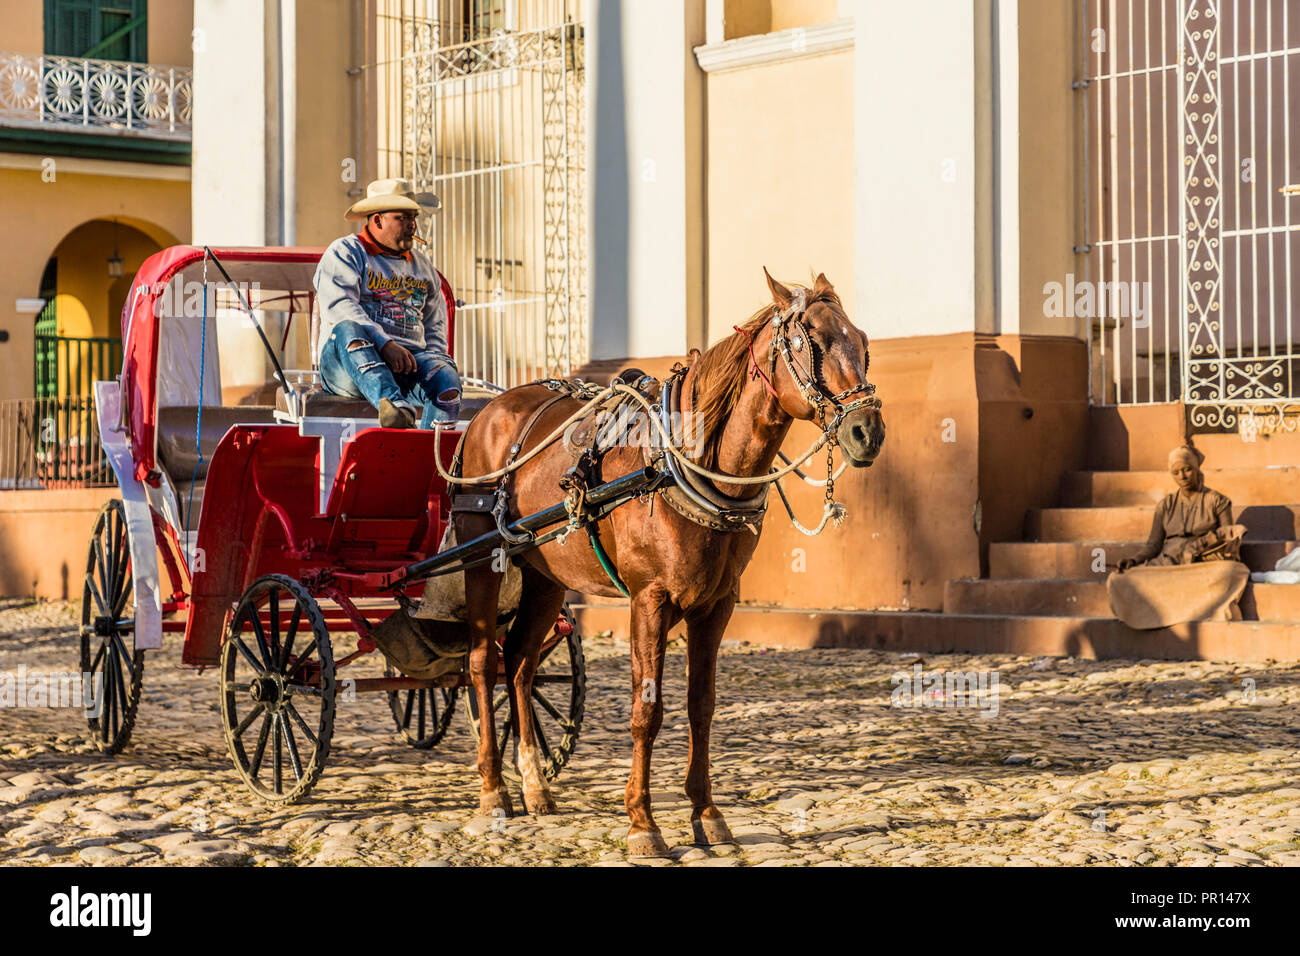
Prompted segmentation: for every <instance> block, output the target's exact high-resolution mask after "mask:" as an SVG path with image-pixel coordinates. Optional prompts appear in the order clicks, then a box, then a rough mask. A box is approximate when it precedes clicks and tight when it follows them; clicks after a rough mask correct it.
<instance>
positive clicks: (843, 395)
mask: <svg viewBox="0 0 1300 956" xmlns="http://www.w3.org/2000/svg"><path fill="white" fill-rule="evenodd" d="M804 303H805V296H804V290H802V289H800V290H798V293H797V295H796V297H795V299H794V300H793V301H792V302H791V304H790V306H789V308H787V309H785V310H784V311H783V310H781V309H780V308H776V309H775V313H776V314H775V315H773V317H772V320H771V325H772V344H771V349H772V352H773V355H772V367H773V373H775V366H776V357H777V356H778V355H779V356H780V357H781V359H782V360H783V361H784V363H785V366H786V370H787V371H788V372H789V373H790V377H791V379H792V380H793V381H794V383H795V385H796V387H797V388H798V389H799V393H800V395H801V396H802V397H803V399H804V401H806V402H807V403H808V404H809V405H810V406H812V408H813V410H814V413H815V415H816V421H817V424H818V425H819V427H820V428H821V430H822V433H821V436H820V437H819V438H818V439H817V440H816V441H815V442H813V444H812V445H811V446H810V447H809V448H808V450H807V451H805V452H804V453H803V454H802V455H800V456H799V457H798V458H796V459H795V460H794V461H790V460H789V459H788V458H786V457H785V456H784V455H782V456H781V458H782V460H783V461H785V462H786V464H785V466H784V467H782V468H775V469H772V470H770V471H769V472H768V473H767V474H765V475H753V476H748V477H746V476H740V475H726V474H721V473H719V472H716V471H713V470H711V469H708V468H705V467H703V466H701V465H698V464H696V463H695V462H694V461H692V460H691V458H690V457H689V456H688V455H686V454H685V453H684V452H683V450H682V449H681V448H680V447H678V444H677V440H676V438H675V436H674V435H672V434H671V432H670V431H669V430H668V429H667V428H666V427H665V426H664V423H663V421H661V416H662V411H663V409H662V406H661V405H660V403H658V402H651V401H649V400H648V399H647V398H646V397H645V396H644V395H642V394H641V393H640V392H639V391H637V390H636V389H635V388H632V387H631V386H630V385H627V384H625V383H623V382H622V381H620V380H618V379H615V380H614V381H613V382H611V383H610V384H609V385H607V386H605V387H603V388H600V389H599V390H597V391H594V392H592V391H591V389H593V388H595V386H587V387H586V389H585V390H580V391H579V392H578V394H577V395H576V396H575V397H581V398H584V399H585V401H584V403H583V405H582V406H581V407H580V408H578V409H577V410H576V411H575V412H574V413H573V414H571V415H570V416H569V417H568V418H566V419H565V420H564V421H563V422H561V423H560V424H559V425H557V426H556V427H555V429H554V430H553V431H551V433H550V434H548V435H547V436H546V437H545V438H543V439H542V440H541V441H540V442H539V443H538V444H537V445H535V446H533V448H532V449H530V450H529V451H528V452H527V453H525V454H522V455H520V454H518V449H517V447H516V448H512V449H511V456H510V459H509V460H508V461H507V463H506V464H505V465H503V466H502V467H501V468H497V469H496V470H494V471H490V472H486V473H484V474H482V475H475V476H472V477H462V476H457V475H452V474H450V473H448V471H447V470H446V468H444V467H443V464H442V458H441V456H440V455H439V454H438V453H437V451H435V453H434V464H435V466H436V468H437V469H438V473H439V475H441V476H442V478H443V479H444V480H446V481H448V482H454V483H456V484H458V485H461V486H465V485H476V484H484V483H487V482H491V481H496V480H497V479H500V478H502V477H504V476H506V475H508V474H510V473H511V472H512V471H515V470H517V469H519V468H521V467H523V466H524V465H526V464H527V463H528V462H529V461H531V460H532V459H533V458H535V457H536V456H537V455H539V454H541V452H542V451H543V450H545V449H546V448H548V447H549V446H550V445H552V444H554V443H555V442H556V441H557V440H558V439H559V438H560V437H561V436H562V435H564V433H565V432H566V430H567V429H568V428H569V427H570V426H571V425H573V424H574V423H576V422H577V421H579V420H580V419H582V418H583V417H584V416H585V415H586V414H587V413H588V412H589V411H591V409H592V408H594V407H596V406H598V405H600V404H601V403H603V402H605V401H606V400H608V399H609V398H611V397H614V396H620V395H621V396H624V397H625V398H626V399H628V400H630V401H632V402H633V403H635V404H637V405H639V406H640V407H641V408H642V409H643V410H644V411H645V412H646V413H647V417H648V419H649V421H650V423H651V424H652V426H653V427H654V429H655V432H656V433H657V435H658V438H659V441H658V443H657V444H658V447H659V448H660V449H661V450H662V451H663V453H664V454H667V455H671V456H672V458H673V461H674V462H675V463H676V464H678V465H680V466H681V467H683V468H685V469H687V470H689V471H690V472H691V473H693V474H695V475H698V476H699V477H701V478H705V479H707V480H709V481H714V482H719V483H721V484H727V485H766V484H772V483H777V482H779V480H780V479H781V478H784V477H786V476H787V475H789V474H791V473H794V474H797V475H798V476H799V477H800V478H801V479H803V480H804V481H806V482H808V483H809V484H813V485H817V486H824V487H825V489H826V492H825V503H824V505H823V509H822V520H821V523H820V524H819V525H818V526H817V528H816V529H815V530H809V529H807V528H805V527H804V526H803V525H801V524H800V523H799V522H798V521H797V520H796V519H795V517H794V513H793V511H791V509H790V504H789V502H788V501H787V500H786V497H785V493H784V492H783V491H782V490H781V488H780V485H779V484H778V485H777V490H778V492H779V493H780V496H781V500H782V503H783V504H784V505H785V508H786V511H787V513H789V515H790V519H791V521H793V522H794V524H795V527H797V528H798V529H799V530H800V531H802V532H803V533H804V534H807V535H815V534H819V533H821V531H822V529H823V528H825V527H826V524H827V522H828V521H831V520H833V521H834V522H835V523H836V524H837V525H838V524H840V523H841V522H842V521H843V520H844V516H845V514H846V511H845V508H844V506H843V505H841V504H838V503H837V502H835V500H834V493H835V479H836V478H838V477H839V475H840V474H841V473H842V472H843V470H844V464H841V467H840V469H839V471H836V470H835V469H834V446H835V445H837V444H839V441H838V439H837V438H836V435H835V433H836V430H837V429H838V428H839V425H840V422H841V421H843V419H844V418H845V416H847V415H849V414H851V413H852V412H854V411H857V410H858V409H859V408H864V407H872V408H879V407H880V400H879V399H878V398H876V396H875V390H876V389H875V386H874V385H872V384H870V383H869V382H866V381H863V382H861V383H859V384H858V385H855V386H853V387H852V388H848V389H845V390H844V391H842V392H839V393H836V394H834V395H832V394H831V393H830V392H829V391H827V390H826V388H825V387H824V386H823V385H822V384H821V383H820V382H819V381H818V380H817V378H816V377H815V376H814V375H812V374H811V373H809V372H805V371H804V370H803V369H801V368H799V367H798V365H797V364H796V363H795V362H794V359H793V356H792V354H791V346H792V345H793V349H794V351H795V352H800V351H802V350H803V344H804V342H807V344H808V348H809V352H810V354H811V351H812V349H813V348H815V347H816V346H815V344H814V342H813V340H812V336H811V334H810V333H809V331H808V328H807V326H806V325H804V323H803V321H802V320H803V315H804V312H805V304H804ZM789 325H793V326H794V327H795V331H794V335H793V337H791V336H790V335H789V334H788V332H787V326H789ZM733 328H735V330H736V332H737V333H739V334H741V335H744V336H746V338H748V340H749V341H748V349H747V351H748V353H749V361H750V368H749V369H747V374H748V377H749V378H750V380H751V381H752V380H753V379H754V378H756V377H757V378H762V380H763V384H764V386H765V387H766V388H767V390H768V392H769V393H771V395H772V396H773V397H774V398H776V399H777V400H778V401H779V399H780V396H779V395H778V393H777V391H776V387H775V385H774V383H773V381H772V376H770V375H768V374H766V373H764V372H763V369H762V367H761V366H760V365H759V363H758V359H757V356H755V354H754V339H755V338H756V336H757V333H758V329H752V330H746V329H742V328H739V327H735V326H733ZM679 374H680V373H679ZM663 394H664V393H663V392H662V391H661V396H662V395H663ZM857 395H863V397H862V398H854V396H857ZM828 412H829V413H830V417H829V420H828V418H827V415H828ZM448 424H450V423H445V422H434V423H433V427H434V430H435V431H441V429H442V428H443V427H445V426H446V425H448ZM828 445H829V447H827V446H828ZM436 447H438V446H435V448H436ZM823 447H827V460H826V479H825V480H824V481H814V480H813V479H810V478H808V477H807V476H806V475H804V474H803V472H801V471H800V470H799V466H800V465H802V464H803V463H804V462H806V461H808V460H809V459H810V458H811V457H812V456H813V455H815V454H816V453H817V452H818V451H819V450H820V449H822V448H823Z"/></svg>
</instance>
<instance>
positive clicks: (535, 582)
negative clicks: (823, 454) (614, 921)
mask: <svg viewBox="0 0 1300 956" xmlns="http://www.w3.org/2000/svg"><path fill="white" fill-rule="evenodd" d="M765 274H766V273H765ZM768 286H769V288H770V289H771V292H772V298H773V305H768V306H764V307H763V308H762V309H760V310H759V311H758V312H757V313H755V314H754V315H753V316H752V317H751V318H750V319H749V320H748V322H747V323H746V324H745V326H744V327H743V328H742V329H741V330H740V331H739V332H738V333H737V334H734V335H731V336H729V337H728V338H726V339H724V340H723V341H721V342H719V343H718V344H717V345H715V346H713V347H712V348H710V349H709V350H708V351H707V352H705V353H704V355H703V356H701V357H699V358H698V359H697V360H696V361H695V362H694V363H693V364H692V365H691V366H690V369H689V371H687V372H686V375H685V378H684V379H683V382H682V387H681V395H682V405H683V407H682V411H683V413H684V414H685V415H687V416H690V415H692V413H694V419H693V421H694V422H695V425H696V436H697V440H696V445H695V447H696V448H700V449H702V453H701V454H700V455H699V457H697V458H696V459H695V461H696V462H697V463H698V464H701V465H703V466H704V467H706V468H709V469H711V470H713V471H715V472H719V473H722V474H726V475H732V476H737V477H741V476H758V475H764V474H766V473H767V472H768V471H769V470H770V468H771V466H772V462H773V459H774V458H775V457H776V454H777V451H778V449H779V448H780V447H781V443H782V441H784V439H785V437H786V433H787V432H788V431H789V429H790V425H791V423H792V421H793V420H794V419H796V418H798V419H804V420H815V421H818V422H819V424H820V425H821V427H822V428H823V430H824V431H827V430H832V431H830V434H831V436H832V437H833V438H834V439H835V440H837V441H838V443H839V445H840V449H841V451H842V453H843V455H844V457H845V459H846V460H847V461H848V462H849V463H850V464H852V465H854V466H865V465H870V464H871V462H872V461H873V460H874V459H875V457H876V455H877V453H878V452H879V450H880V446H881V443H882V442H883V440H884V421H883V419H882V417H881V414H880V405H879V402H878V401H877V400H876V399H874V398H867V399H865V400H861V399H860V400H859V401H857V402H854V403H847V404H846V403H843V402H842V401H841V400H842V399H843V398H845V397H851V396H854V395H867V396H869V395H870V393H871V391H872V388H871V386H870V385H868V384H867V381H866V372H867V365H868V355H867V337H866V335H865V334H863V333H862V332H861V331H860V330H859V329H857V328H856V327H855V326H854V325H853V323H852V322H851V321H850V320H849V318H848V316H847V315H846V314H845V311H844V308H843V306H842V305H841V303H840V300H839V297H838V296H837V295H836V294H835V290H834V289H833V288H832V287H831V284H830V283H829V282H827V281H826V277H825V276H824V275H819V276H818V277H817V279H816V280H815V282H814V284H813V287H812V288H811V289H803V288H801V287H796V291H795V292H792V291H791V290H790V289H788V288H787V287H785V286H783V285H781V284H780V283H778V282H776V281H775V280H774V279H772V278H771V276H768ZM774 346H775V347H774ZM782 351H785V354H784V355H780V354H779V353H780V352H782ZM555 397H556V396H555V393H554V392H553V391H550V390H548V389H547V388H545V387H543V386H541V385H536V384H533V385H524V386H521V387H519V388H515V389H512V390H511V391H509V392H506V393H505V394H503V395H501V396H499V397H497V398H496V399H494V400H493V401H492V402H491V403H490V404H489V405H487V406H486V407H485V408H484V409H483V410H482V411H481V412H480V413H479V414H478V415H477V416H475V418H474V420H473V422H472V423H471V424H470V426H469V428H468V430H467V432H466V435H465V442H464V452H463V454H464V460H463V466H462V467H463V470H462V472H461V474H464V475H466V476H474V475H482V474H487V473H488V472H491V471H493V470H495V469H498V468H500V467H502V466H503V465H504V464H505V462H506V461H507V460H508V459H509V457H510V449H511V446H512V445H514V444H516V443H518V444H520V445H521V446H522V453H526V452H527V451H528V450H529V449H530V448H532V447H534V446H536V445H537V444H538V443H539V442H540V441H542V439H544V438H545V437H546V436H547V435H549V434H550V433H551V432H552V431H554V430H555V429H556V428H557V427H558V426H559V425H561V424H562V423H563V422H564V421H565V420H566V419H567V418H568V417H569V416H571V415H572V414H573V413H574V411H575V410H576V409H577V408H579V407H580V405H581V403H580V402H579V401H577V400H576V399H572V398H564V399H562V400H560V401H558V402H555V403H553V404H552V405H550V407H548V408H546V409H545V410H544V412H543V414H542V415H541V416H540V417H538V418H537V419H536V420H535V421H534V422H533V423H532V425H531V427H530V428H528V434H527V435H526V436H521V435H520V431H521V430H522V429H523V427H524V423H526V422H527V421H528V419H529V418H530V417H531V416H532V415H533V413H534V412H535V411H536V410H537V409H538V407H539V406H541V405H542V404H543V403H545V402H547V401H550V400H552V399H554V398H555ZM643 452H644V449H642V448H639V447H615V448H613V449H611V450H609V451H608V452H607V453H606V454H605V456H604V458H603V461H602V463H601V474H600V476H599V480H601V481H612V480H614V479H615V478H618V477H621V476H623V475H626V474H628V473H630V472H632V471H635V470H637V469H640V468H643V467H645V463H646V459H645V457H643ZM571 464H572V459H571V458H570V457H569V455H568V453H566V451H565V450H564V449H563V448H562V447H561V443H560V442H557V443H555V444H554V445H552V446H550V447H548V448H547V449H546V450H545V451H543V452H542V453H541V454H539V455H538V456H537V457H536V458H533V459H532V460H530V461H528V462H526V463H525V464H524V466H523V467H521V468H520V469H519V470H518V471H517V472H515V473H514V475H513V476H512V477H511V479H510V482H509V484H508V488H509V491H510V495H511V498H510V513H511V517H512V520H513V518H517V517H519V516H521V515H527V514H531V513H534V512H537V511H541V510H542V509H543V508H546V507H549V506H551V505H554V504H556V503H557V502H558V501H559V500H561V498H562V495H561V493H560V491H559V489H558V481H559V479H560V477H561V475H562V474H563V473H564V472H565V471H566V469H567V468H568V467H569V466H570V465H571ZM594 483H595V482H593V484H594ZM706 484H707V482H706ZM711 488H712V491H713V492H714V493H717V492H721V494H722V495H728V496H737V497H739V496H742V495H743V496H752V495H753V494H754V493H755V488H754V486H752V485H751V486H744V485H728V484H725V483H719V484H717V485H713V486H711ZM661 494H662V493H656V494H655V495H654V496H651V497H650V498H649V499H648V500H645V501H637V500H634V501H632V502H629V503H628V504H625V505H623V506H621V507H619V508H618V509H616V510H615V511H614V512H613V513H612V514H610V515H609V516H608V517H606V518H604V519H603V520H601V521H600V522H599V524H598V530H599V534H600V538H601V541H602V543H603V544H604V547H605V549H606V551H607V553H608V555H609V558H610V559H611V561H612V563H613V566H614V568H615V569H616V571H617V573H618V575H619V577H621V578H622V580H623V581H624V582H625V583H626V586H627V588H628V590H629V592H630V595H631V652H632V691H633V698H632V740H633V751H632V753H633V756H632V771H631V775H630V777H629V779H628V783H627V790H626V797H625V803H626V806H627V812H628V816H629V817H630V819H631V828H630V830H629V831H628V838H627V839H628V850H629V852H630V853H631V854H632V855H634V856H662V855H665V854H666V853H667V852H668V847H667V844H666V843H665V842H664V840H663V837H662V836H661V835H660V832H659V828H658V827H657V826H655V822H654V819H653V817H652V816H651V811H650V752H651V748H652V747H653V745H654V740H655V736H656V735H657V734H658V732H659V728H660V725H661V724H662V722H663V706H664V704H663V695H662V694H661V693H660V692H659V688H660V687H662V685H663V665H664V648H665V644H666V642H667V637H668V632H669V630H670V629H671V628H672V627H673V626H674V625H676V624H677V623H678V622H679V621H681V620H682V619H683V618H684V619H685V620H686V626H687V644H688V652H687V653H688V669H687V673H688V682H689V690H688V700H687V708H688V711H689V718H690V758H689V765H688V769H687V773H686V794H687V796H688V797H689V798H690V800H691V806H692V813H691V824H692V828H693V831H694V837H695V842H697V843H703V844H717V843H727V842H730V841H731V832H730V830H728V828H727V825H726V823H725V821H724V820H723V817H722V813H721V812H720V811H719V810H718V808H717V806H715V805H714V803H713V796H712V788H711V784H710V780H709V727H710V724H711V722H712V719H713V710H714V671H715V665H716V662H717V654H718V646H719V644H720V643H721V641H722V634H723V631H724V630H725V629H726V626H727V622H728V620H729V619H730V617H731V612H732V609H733V607H734V606H735V603H736V600H737V597H738V595H739V586H740V575H741V573H742V572H743V571H744V570H745V567H746V565H748V564H749V560H750V558H751V557H752V556H753V554H754V549H755V547H756V546H757V544H758V536H757V533H756V532H755V531H754V529H753V528H746V527H741V528H740V529H739V530H736V531H726V530H712V529H711V528H707V527H704V526H702V525H701V524H698V523H695V522H694V521H692V520H689V519H688V518H686V517H684V516H683V515H682V514H681V513H679V512H678V511H677V510H674V508H672V507H666V506H665V504H664V503H660V504H658V506H657V507H656V506H655V501H654V499H655V498H659V497H660V496H661ZM494 527H495V525H494V523H493V520H492V518H491V517H490V516H487V515H483V514H462V513H458V514H457V515H456V533H457V537H458V540H460V541H468V540H470V539H471V538H473V537H475V536H476V535H479V534H482V533H484V532H487V531H491V530H492V529H493V528H494ZM523 574H524V582H523V598H522V602H521V605H520V608H519V611H518V615H517V617H516V619H515V622H514V624H513V626H512V627H511V628H510V631H509V633H508V635H507V636H506V640H505V645H504V651H505V658H506V660H505V664H506V674H507V681H508V683H509V685H510V710H511V715H512V719H511V722H512V726H513V727H514V728H515V733H516V734H517V743H518V763H519V771H520V775H521V777H522V780H523V800H524V805H525V807H526V808H527V810H528V812H529V813H534V814H536V813H554V812H555V802H554V800H553V799H552V796H551V793H550V790H549V788H548V786H547V783H546V779H545V777H544V776H543V773H542V762H541V756H540V750H539V747H538V744H537V739H536V735H535V733H534V728H533V724H532V721H531V720H527V719H525V720H522V721H521V720H520V719H519V715H520V714H525V715H526V714H528V713H530V711H529V706H530V702H531V694H532V683H533V676H534V674H535V673H536V671H537V666H538V656H539V649H540V647H541V644H542V641H543V639H544V637H545V636H546V634H547V632H548V630H549V629H550V628H551V626H552V625H553V624H554V622H555V620H556V616H557V615H558V614H559V612H560V609H561V607H562V605H563V601H564V594H565V589H566V588H572V589H574V590H577V591H581V592H584V593H587V594H602V595H606V596H611V597H617V596H618V595H619V592H618V591H617V590H616V589H615V587H614V586H613V584H612V583H611V579H610V577H609V576H608V575H607V574H606V572H605V571H604V570H603V569H602V567H601V564H600V562H599V560H598V559H597V557H596V554H595V551H594V550H593V548H592V546H591V544H590V543H589V541H588V540H587V539H586V538H585V537H584V536H582V535H574V536H573V537H572V538H570V539H569V541H568V543H567V544H565V545H563V546H562V545H561V544H560V543H559V542H555V541H552V542H550V543H547V544H545V545H543V546H541V547H539V548H536V549H533V550H530V551H527V552H525V553H524V557H523ZM500 581H501V578H500V576H499V575H498V574H495V573H492V572H491V571H489V570H486V569H485V570H483V571H481V572H475V573H467V574H466V582H465V584H466V601H467V607H468V611H469V621H470V628H471V651H470V674H471V677H472V679H473V682H474V693H475V695H476V699H477V702H478V712H479V714H480V715H482V720H481V722H480V730H479V749H478V769H479V772H480V773H481V774H482V776H483V789H482V793H481V796H480V804H479V806H480V812H482V813H489V814H490V813H493V812H494V811H495V812H502V811H503V812H505V813H506V814H509V813H510V812H511V806H510V798H509V795H508V793H507V791H506V789H505V787H504V786H503V784H502V778H501V759H502V755H501V754H500V753H499V752H498V748H497V737H496V731H495V728H494V726H493V718H492V697H491V694H492V688H493V683H494V680H493V679H494V678H495V675H496V673H497V644H496V641H495V639H494V637H495V628H496V620H497V597H498V589H499V586H500Z"/></svg>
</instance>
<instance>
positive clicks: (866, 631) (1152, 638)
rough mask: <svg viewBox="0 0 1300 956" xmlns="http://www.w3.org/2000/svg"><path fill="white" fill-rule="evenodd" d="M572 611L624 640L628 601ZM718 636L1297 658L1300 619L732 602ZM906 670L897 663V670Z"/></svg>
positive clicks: (1167, 656)
mask: <svg viewBox="0 0 1300 956" xmlns="http://www.w3.org/2000/svg"><path fill="white" fill-rule="evenodd" d="M1297 587H1300V585H1297ZM575 610H576V611H577V614H578V626H579V627H580V628H581V630H582V632H583V633H586V634H594V633H596V632H599V631H604V630H608V631H612V632H613V633H614V634H615V635H616V636H618V637H621V638H626V636H627V633H628V608H627V605H626V604H622V605H608V606H605V605H601V606H593V605H580V606H578V607H576V608H575ZM726 637H727V638H728V639H731V640H739V641H751V642H753V643H756V644H775V645H778V646H782V647H823V648H825V647H853V648H862V649H871V650H883V651H896V652H898V651H905V652H908V653H913V652H919V653H921V654H925V655H929V654H942V653H946V652H963V653H973V654H1016V655H1024V656H1028V657H1036V656H1039V655H1049V656H1061V657H1085V658H1095V659H1115V658H1127V659H1130V660H1184V661H1185V660H1220V661H1254V662H1263V661H1294V660H1300V625H1294V624H1279V623H1273V622H1268V621H1205V622H1200V623H1194V624H1178V625H1175V626H1174V627H1162V628H1159V629H1157V630H1153V631H1135V630H1133V629H1132V628H1130V627H1127V626H1126V625H1124V624H1121V623H1120V622H1119V621H1116V620H1115V619H1114V618H1099V617H1045V616H1040V617H1029V616H1024V617H1021V616H1013V615H1000V614H941V613H938V612H935V611H826V610H818V609H813V608H781V607H761V606H754V605H737V607H736V612H735V613H734V614H733V615H732V616H731V621H730V622H729V623H728V625H727V630H726ZM1009 665H1010V662H1009ZM906 669H907V667H906V665H905V663H904V661H900V662H899V670H906Z"/></svg>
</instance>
